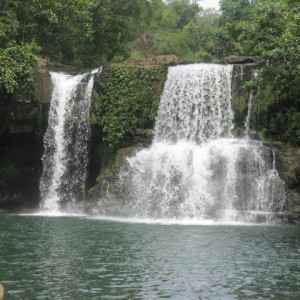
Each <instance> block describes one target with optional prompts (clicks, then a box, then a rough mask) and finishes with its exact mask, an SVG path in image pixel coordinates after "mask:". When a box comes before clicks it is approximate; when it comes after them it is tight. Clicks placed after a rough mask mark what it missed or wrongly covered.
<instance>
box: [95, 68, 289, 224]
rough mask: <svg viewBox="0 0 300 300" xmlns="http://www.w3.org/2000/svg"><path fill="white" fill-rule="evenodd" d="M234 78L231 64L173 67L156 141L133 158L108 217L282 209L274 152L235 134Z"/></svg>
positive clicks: (263, 213)
mask: <svg viewBox="0 0 300 300" xmlns="http://www.w3.org/2000/svg"><path fill="white" fill-rule="evenodd" d="M231 77H232V66H221V65H207V64H198V65H186V66H176V67H170V68H169V73H168V78H167V81H166V83H165V88H164V92H163V94H162V97H161V102H160V107H159V112H158V117H157V120H156V128H155V129H156V135H155V138H154V142H153V144H152V146H151V147H150V148H149V149H144V150H142V151H140V152H138V153H137V154H136V155H135V156H133V157H131V158H129V159H128V167H127V168H125V169H123V170H122V171H121V172H120V174H119V181H118V193H117V195H116V197H113V196H112V195H111V194H108V197H107V199H102V200H101V201H100V203H99V208H100V210H101V212H102V213H104V214H108V215H119V216H127V217H139V218H193V219H199V220H215V221H241V222H254V221H257V220H258V218H260V219H261V221H268V220H271V218H272V213H273V212H280V211H282V209H283V206H284V201H285V189H284V182H283V181H282V180H281V179H280V177H279V176H278V173H277V171H276V169H275V164H274V153H273V151H272V150H271V149H270V148H268V147H266V146H264V145H263V144H262V143H261V142H258V141H252V140H249V139H236V138H233V137H232V136H231V129H232V128H233V112H232V109H231ZM120 199H121V202H120ZM114 201H115V204H114V203H113V202H114Z"/></svg>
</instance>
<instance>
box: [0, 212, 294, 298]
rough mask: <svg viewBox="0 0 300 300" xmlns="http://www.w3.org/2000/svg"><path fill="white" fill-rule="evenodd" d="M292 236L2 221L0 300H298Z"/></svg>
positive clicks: (290, 231) (256, 229)
mask: <svg viewBox="0 0 300 300" xmlns="http://www.w3.org/2000/svg"><path fill="white" fill-rule="evenodd" d="M299 233H300V230H299V228H297V227H284V226H282V227H280V226H277V227H272V226H265V227H264V226H221V225H216V226H180V225H161V224H135V223H120V222H111V221H103V220H102V221H101V220H90V219H87V218H74V217H57V218H49V217H37V216H35V217H33V216H5V215H2V216H0V251H1V259H0V281H2V282H3V284H4V286H5V287H6V299H7V300H14V299H22V300H24V299H56V300H58V299H62V300H67V299H72V300H74V299H88V300H90V299H162V298H164V299H167V298H169V299H295V300H296V299H300V265H299V261H300V234H299Z"/></svg>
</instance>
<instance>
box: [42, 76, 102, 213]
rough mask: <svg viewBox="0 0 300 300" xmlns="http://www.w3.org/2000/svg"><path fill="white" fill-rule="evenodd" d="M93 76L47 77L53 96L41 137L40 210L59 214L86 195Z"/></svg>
mask: <svg viewBox="0 0 300 300" xmlns="http://www.w3.org/2000/svg"><path fill="white" fill-rule="evenodd" d="M97 71H98V70H97ZM95 72H96V71H93V72H92V73H88V74H81V75H76V76H72V75H67V74H64V73H55V72H51V73H50V75H51V80H52V84H53V92H52V99H51V104H50V111H49V119H48V129H47V131H46V133H45V136H44V149H45V150H44V155H43V158H42V161H43V174H42V178H41V182H40V191H41V197H42V204H41V209H42V210H47V211H59V210H60V208H61V207H62V205H63V204H64V205H66V204H67V203H70V202H76V201H77V200H82V199H83V197H84V195H85V191H84V187H85V178H86V166H87V142H88V137H89V126H90V125H89V111H90V98H91V93H92V88H93V82H94V73H95Z"/></svg>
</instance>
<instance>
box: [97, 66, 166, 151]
mask: <svg viewBox="0 0 300 300" xmlns="http://www.w3.org/2000/svg"><path fill="white" fill-rule="evenodd" d="M102 78H103V81H104V82H103V84H104V86H105V89H104V90H103V91H101V93H99V94H98V95H97V96H96V98H94V109H93V111H94V114H93V115H92V123H94V124H96V123H100V125H101V126H102V128H103V133H104V140H105V141H107V142H108V143H109V146H110V147H111V148H112V149H117V148H120V147H121V146H123V145H124V144H125V142H126V140H127V139H128V138H130V137H131V136H132V135H133V134H134V133H135V132H136V129H137V128H140V127H147V126H150V127H151V126H153V123H154V120H155V117H156V111H157V107H158V102H159V97H160V92H161V91H160V90H158V87H159V86H160V84H161V82H162V81H163V79H164V69H163V68H160V67H137V66H125V65H124V66H121V65H113V66H111V68H110V69H106V70H105V71H104V72H103V77H102Z"/></svg>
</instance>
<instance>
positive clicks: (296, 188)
mask: <svg viewBox="0 0 300 300" xmlns="http://www.w3.org/2000/svg"><path fill="white" fill-rule="evenodd" d="M278 171H279V174H280V176H281V178H282V179H283V180H284V182H285V184H286V191H287V193H286V198H287V210H288V211H289V212H290V213H291V219H292V222H294V223H298V224H300V149H299V148H295V147H282V149H280V150H279V152H278Z"/></svg>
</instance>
